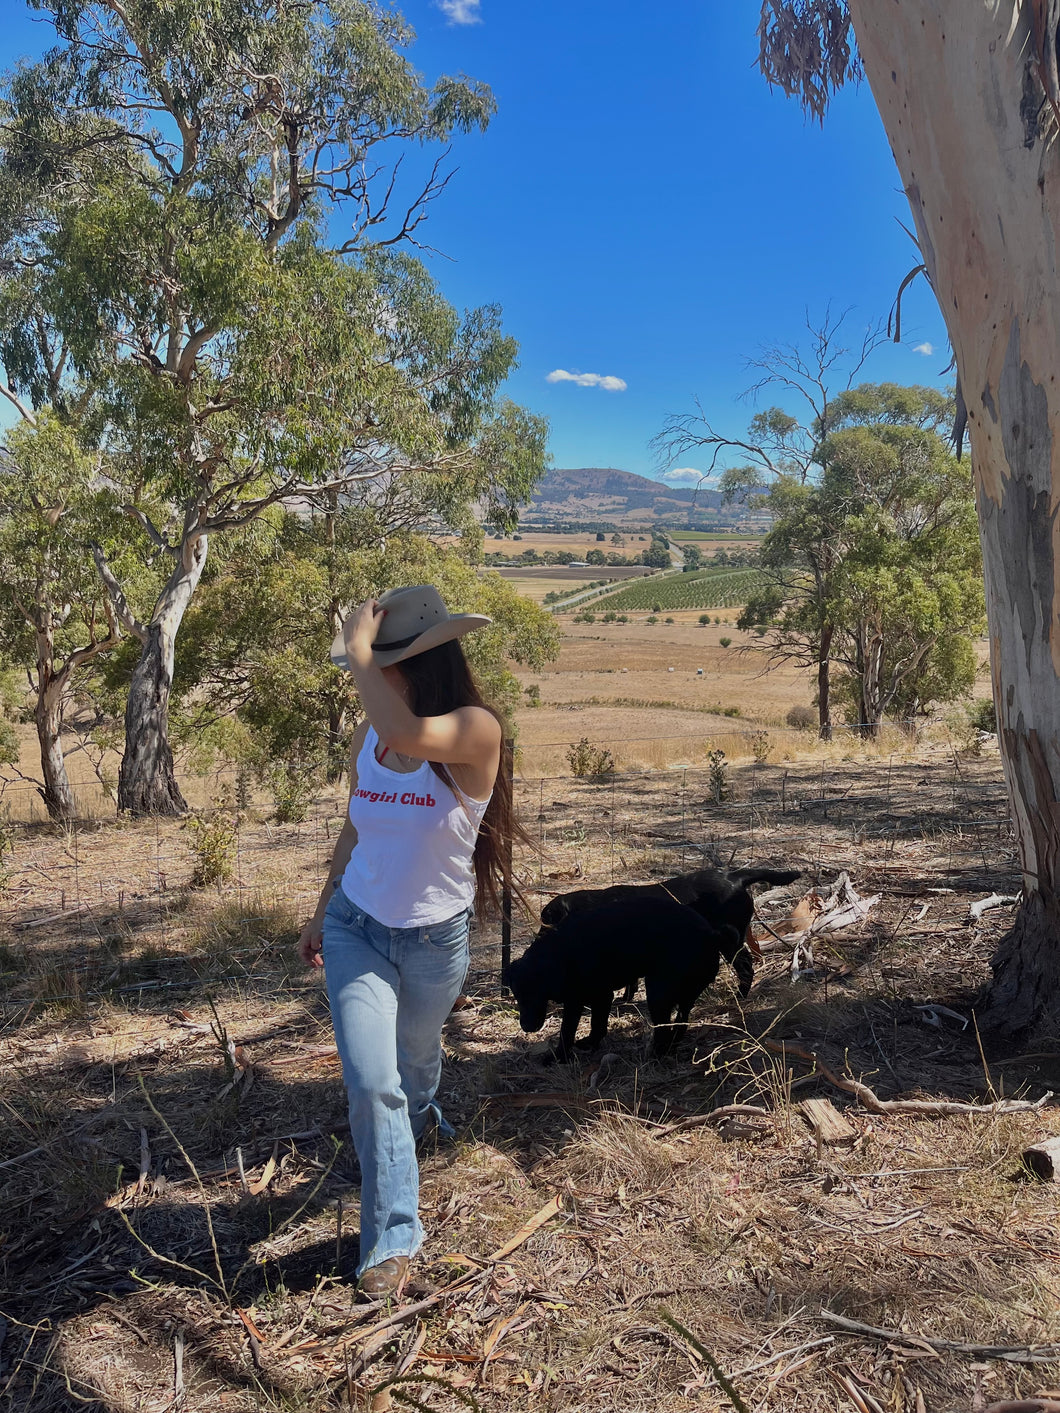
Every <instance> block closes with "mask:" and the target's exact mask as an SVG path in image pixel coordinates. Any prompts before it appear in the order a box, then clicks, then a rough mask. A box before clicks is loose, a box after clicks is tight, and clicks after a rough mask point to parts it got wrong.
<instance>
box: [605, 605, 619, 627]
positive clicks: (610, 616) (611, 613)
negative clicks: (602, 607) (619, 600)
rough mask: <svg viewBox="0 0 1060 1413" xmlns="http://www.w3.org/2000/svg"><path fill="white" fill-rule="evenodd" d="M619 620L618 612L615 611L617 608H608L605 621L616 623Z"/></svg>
mask: <svg viewBox="0 0 1060 1413" xmlns="http://www.w3.org/2000/svg"><path fill="white" fill-rule="evenodd" d="M617 620H618V614H617V613H616V612H615V610H614V609H613V608H609V609H608V610H607V612H606V613H605V614H604V622H605V623H615V622H617Z"/></svg>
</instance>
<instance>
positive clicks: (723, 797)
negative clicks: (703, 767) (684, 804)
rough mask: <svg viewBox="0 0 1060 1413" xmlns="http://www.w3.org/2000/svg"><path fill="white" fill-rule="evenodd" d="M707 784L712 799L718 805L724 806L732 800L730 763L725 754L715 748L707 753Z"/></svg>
mask: <svg viewBox="0 0 1060 1413" xmlns="http://www.w3.org/2000/svg"><path fill="white" fill-rule="evenodd" d="M707 784H708V788H709V790H710V798H711V799H712V800H713V801H714V803H715V804H716V805H723V804H725V802H726V801H727V800H731V799H732V786H731V785H730V784H729V763H728V761H727V760H726V759H725V752H724V751H722V750H719V749H718V748H717V747H714V748H712V749H710V750H708V751H707Z"/></svg>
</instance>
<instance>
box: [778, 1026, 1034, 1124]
mask: <svg viewBox="0 0 1060 1413" xmlns="http://www.w3.org/2000/svg"><path fill="white" fill-rule="evenodd" d="M759 1044H760V1045H761V1046H762V1047H763V1048H764V1049H766V1050H769V1051H771V1052H772V1053H773V1054H774V1055H783V1056H788V1055H792V1056H794V1057H795V1058H796V1059H798V1060H805V1061H806V1062H807V1063H808V1064H811V1065H813V1066H814V1068H815V1069H816V1070H818V1071H819V1072H820V1074H821V1075H822V1076H823V1078H825V1079H826V1080H827V1081H828V1082H829V1084H834V1085H835V1087H836V1088H837V1089H843V1090H845V1091H846V1092H847V1093H848V1094H853V1095H855V1096H856V1098H857V1099H858V1100H859V1101H860V1103H861V1104H863V1105H864V1107H865V1108H866V1109H868V1110H869V1111H870V1112H871V1113H873V1114H927V1115H931V1116H935V1117H937V1116H939V1115H942V1114H1027V1113H1034V1112H1036V1111H1037V1110H1038V1109H1041V1108H1042V1107H1043V1106H1044V1105H1046V1104H1047V1103H1048V1102H1049V1100H1050V1099H1051V1098H1052V1097H1053V1091H1052V1090H1051V1089H1050V1090H1047V1091H1046V1092H1045V1093H1044V1094H1043V1095H1042V1096H1041V1098H1039V1099H1033V1100H1032V1099H999V1100H998V1101H997V1102H996V1103H994V1104H961V1103H958V1102H957V1101H956V1100H950V1099H880V1098H879V1097H878V1096H877V1095H876V1094H875V1093H874V1092H873V1090H871V1089H870V1088H869V1086H868V1085H867V1084H864V1083H862V1081H861V1080H859V1079H850V1078H843V1077H842V1076H840V1075H837V1074H836V1073H835V1071H834V1070H832V1069H829V1067H828V1066H827V1065H826V1064H825V1063H824V1061H823V1060H822V1059H821V1058H820V1056H819V1055H816V1054H815V1053H814V1052H813V1051H812V1050H804V1049H803V1048H802V1046H801V1045H789V1044H788V1042H787V1041H785V1040H760V1041H759Z"/></svg>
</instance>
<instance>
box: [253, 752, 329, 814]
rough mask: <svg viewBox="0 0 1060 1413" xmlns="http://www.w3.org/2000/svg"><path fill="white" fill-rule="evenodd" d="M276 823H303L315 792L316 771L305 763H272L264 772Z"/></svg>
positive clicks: (316, 782)
mask: <svg viewBox="0 0 1060 1413" xmlns="http://www.w3.org/2000/svg"><path fill="white" fill-rule="evenodd" d="M265 779H266V782H267V783H268V786H269V789H270V790H271V791H272V804H273V818H274V819H275V820H276V823H277V824H304V823H305V821H306V818H307V817H308V815H309V807H310V805H311V804H312V803H313V798H314V796H315V795H316V792H317V784H318V777H317V775H316V772H315V771H314V770H313V769H312V768H311V767H307V766H305V765H280V764H274V765H272V766H271V767H270V768H269V769H268V770H267V771H266V772H265Z"/></svg>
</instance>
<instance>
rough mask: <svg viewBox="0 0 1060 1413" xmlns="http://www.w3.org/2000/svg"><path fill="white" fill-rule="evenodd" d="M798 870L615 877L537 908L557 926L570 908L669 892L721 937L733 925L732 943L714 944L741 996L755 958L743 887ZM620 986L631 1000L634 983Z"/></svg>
mask: <svg viewBox="0 0 1060 1413" xmlns="http://www.w3.org/2000/svg"><path fill="white" fill-rule="evenodd" d="M799 876H800V875H799V871H798V870H797V869H795V870H789V871H783V870H778V869H773V868H738V869H733V870H732V872H731V873H722V872H721V870H720V869H716V868H698V869H696V870H695V872H693V873H679V874H678V875H677V876H676V877H675V878H668V879H667V880H666V882H665V883H617V884H615V886H614V887H612V888H581V889H578V890H577V891H575V892H573V893H560V894H559V896H558V897H556V898H553V899H552V901H551V902H549V903H546V904H545V906H544V907H543V908H542V909H541V922H542V925H543V927H545V928H550V927H558V926H559V924H560V923H561V922H562V921H563V920H564V918H567V917H570V916H571V914H572V913H576V912H583V911H585V910H586V909H590V908H599V907H603V906H605V905H606V904H608V903H612V902H620V901H622V900H624V899H633V898H655V899H664V898H668V899H670V901H671V902H677V903H684V904H685V905H686V906H688V907H689V908H691V909H692V910H693V911H694V912H696V913H698V914H699V916H700V917H701V918H702V919H703V920H704V922H706V923H707V924H708V925H709V926H710V927H713V928H720V929H721V930H722V935H723V936H724V937H727V936H728V931H727V930H728V929H730V928H731V929H734V930H735V933H736V940H735V942H734V943H731V942H728V941H722V942H721V943H720V944H719V945H720V946H721V953H722V956H723V957H724V958H725V959H726V961H727V962H728V963H729V964H730V965H731V966H732V968H733V970H734V971H735V972H736V975H737V977H738V979H739V982H740V995H741V996H746V995H747V994H748V992H749V991H750V990H751V985H752V983H753V981H754V958H753V957H752V955H751V952H750V949H749V948H748V946H747V944H746V939H747V935H748V929H749V928H750V926H751V919H752V918H753V917H754V910H755V905H754V899H753V898H752V897H751V894H750V892H749V891H748V890H749V889H750V888H752V887H753V886H754V884H756V883H768V884H770V885H771V886H772V887H780V886H781V885H782V884H785V883H794V882H795V880H796V878H798V877H799ZM538 935H539V936H540V935H541V934H540V933H539V934H538ZM711 980H713V978H711ZM620 986H625V987H626V1000H627V1001H629V1000H632V999H633V992H634V991H635V990H636V983H635V982H634V983H633V987H632V989H631V988H630V985H629V982H628V981H622V980H619V981H618V982H616V983H615V989H616V990H617V989H618V988H619V987H620Z"/></svg>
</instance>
